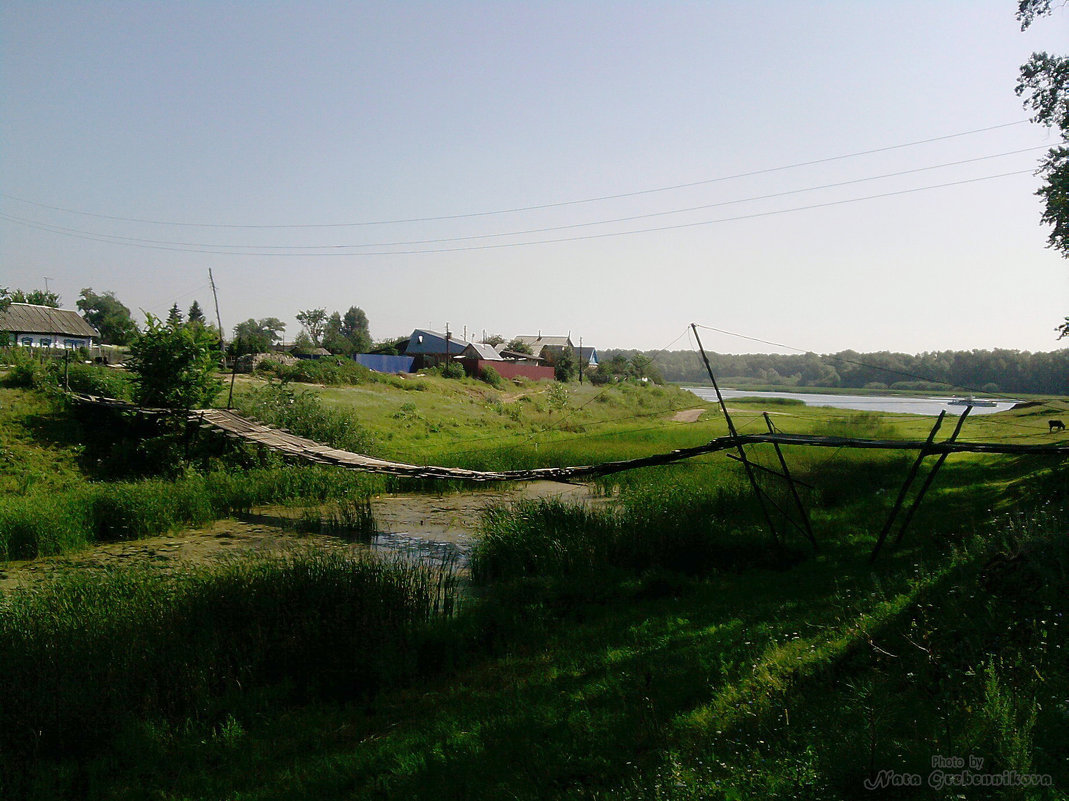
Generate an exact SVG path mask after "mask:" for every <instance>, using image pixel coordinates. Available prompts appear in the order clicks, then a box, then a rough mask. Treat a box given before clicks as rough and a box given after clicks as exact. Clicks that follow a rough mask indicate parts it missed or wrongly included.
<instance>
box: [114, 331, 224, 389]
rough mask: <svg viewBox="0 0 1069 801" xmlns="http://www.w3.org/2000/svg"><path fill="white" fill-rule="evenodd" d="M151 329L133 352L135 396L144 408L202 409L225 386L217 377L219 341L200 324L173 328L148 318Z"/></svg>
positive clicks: (135, 345)
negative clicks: (216, 366)
mask: <svg viewBox="0 0 1069 801" xmlns="http://www.w3.org/2000/svg"><path fill="white" fill-rule="evenodd" d="M146 325H147V328H146V329H145V332H144V333H143V334H141V336H139V337H138V338H137V339H136V340H135V341H134V344H133V346H132V347H131V349H130V355H131V367H132V369H133V371H134V373H135V375H136V377H135V379H134V381H135V382H136V384H137V391H136V393H135V395H136V399H137V402H138V403H140V404H141V405H142V406H153V407H159V408H164V409H200V408H204V407H207V406H210V405H211V402H212V401H213V400H214V399H215V396H216V395H218V394H219V392H220V391H221V390H222V388H223V385H222V383H221V382H220V381H219V379H218V378H216V376H215V365H216V360H217V358H218V347H219V340H218V339H217V338H216V334H215V333H214V332H213V330H212V329H209V328H205V327H204V326H200V325H177V324H176V325H170V324H167V323H163V322H161V321H160V320H158V319H156V318H155V317H153V316H152V315H151V314H150V315H148V319H147V323H146Z"/></svg>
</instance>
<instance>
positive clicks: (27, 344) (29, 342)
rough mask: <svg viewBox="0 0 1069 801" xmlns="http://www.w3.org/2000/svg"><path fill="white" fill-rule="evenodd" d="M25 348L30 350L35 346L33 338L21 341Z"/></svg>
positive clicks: (24, 338) (25, 338)
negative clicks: (31, 346)
mask: <svg viewBox="0 0 1069 801" xmlns="http://www.w3.org/2000/svg"><path fill="white" fill-rule="evenodd" d="M19 342H20V343H21V344H22V346H23V347H25V348H28V347H30V345H32V344H33V337H23V338H22V339H20V340H19Z"/></svg>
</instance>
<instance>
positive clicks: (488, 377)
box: [479, 365, 505, 389]
mask: <svg viewBox="0 0 1069 801" xmlns="http://www.w3.org/2000/svg"><path fill="white" fill-rule="evenodd" d="M479 378H481V379H482V380H483V381H485V382H486V383H487V384H489V385H490V386H492V387H494V388H496V389H501V387H503V386H504V385H505V379H503V378H502V377H501V373H499V372H498V371H497V370H495V369H494V368H493V367H490V366H489V365H487V366H486V367H484V368H483V369H482V371H481V372H480V373H479Z"/></svg>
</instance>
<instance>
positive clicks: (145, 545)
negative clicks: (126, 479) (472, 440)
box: [0, 481, 606, 592]
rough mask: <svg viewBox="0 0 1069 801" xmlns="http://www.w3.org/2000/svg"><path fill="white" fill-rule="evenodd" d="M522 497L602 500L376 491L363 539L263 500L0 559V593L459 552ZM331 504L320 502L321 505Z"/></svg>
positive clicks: (558, 492) (567, 488)
mask: <svg viewBox="0 0 1069 801" xmlns="http://www.w3.org/2000/svg"><path fill="white" fill-rule="evenodd" d="M522 498H563V499H565V500H572V501H584V502H586V501H589V502H592V503H598V502H604V501H605V500H606V499H604V498H596V497H594V496H592V495H591V494H590V491H589V489H588V487H586V486H585V485H576V484H560V483H556V482H551V481H535V482H531V483H529V484H522V485H512V486H509V487H508V488H507V489H502V490H494V491H486V492H465V493H456V494H449V495H382V496H379V497H377V498H373V499H372V501H371V508H372V512H373V514H374V516H375V523H376V528H377V529H378V532H379V533H378V534H376V535H375V537H374V538H373V539H372V541H371V542H370V543H368V542H351V541H349V540H346V539H343V538H341V537H337V536H333V535H330V534H318V533H306V532H302V531H300V530H299V529H298V525H297V523H298V521H299V520H300V518H301V513H302V511H303V510H302V508H301V507H293V506H267V507H262V508H258V509H256V510H254V511H253V512H252V513H250V514H247V515H242V516H241V517H239V518H230V519H226V520H217V521H215V522H214V523H210V524H208V525H207V526H204V527H203V528H197V529H188V530H186V531H181V532H177V533H174V534H165V535H160V536H157V537H145V538H143V539H139V540H131V541H127V542H108V543H102V544H100V545H94V546H91V547H89V548H86V549H84V550H81V551H77V552H73V553H69V554H64V555H61V556H51V557H42V558H40V559H30V560H25V561H13V562H7V563H3V562H0V592H7V591H10V590H12V589H14V588H15V587H17V586H18V585H23V584H28V583H33V582H34V581H36V580H39V579H41V578H47V577H48V576H49V575H51V574H53V573H55V572H57V571H60V570H64V569H69V568H71V567H78V568H86V569H106V568H113V567H117V566H120V565H139V566H151V567H154V568H158V569H160V570H181V569H183V568H184V567H188V566H189V565H191V564H212V563H216V562H220V561H224V560H227V559H232V558H234V557H237V556H247V555H251V554H264V555H268V554H283V553H286V552H287V551H292V550H299V549H305V548H309V547H313V548H323V549H331V550H334V549H345V550H362V551H366V550H369V549H371V550H382V551H394V552H396V551H405V552H420V553H422V552H428V553H432V554H433V553H441V552H442V551H443V549H444V550H453V551H456V552H460V553H464V552H466V550H467V548H468V546H469V543H470V541H471V536H472V534H473V533H474V531H475V530H476V528H477V527H478V523H479V517H480V515H481V514H482V512H483V510H484V509H486V508H487V507H488V506H490V505H492V504H495V503H505V502H508V501H515V500H519V499H522ZM331 507H332V505H331V504H329V503H328V504H326V505H324V507H323V509H324V511H327V512H329V510H330V509H331Z"/></svg>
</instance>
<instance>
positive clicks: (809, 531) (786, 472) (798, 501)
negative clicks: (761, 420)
mask: <svg viewBox="0 0 1069 801" xmlns="http://www.w3.org/2000/svg"><path fill="white" fill-rule="evenodd" d="M763 414H764V417H765V425H766V426H768V433H769V434H775V433H776V427H775V426H774V425H772V418H771V417H769V416H768V412H763ZM772 447H773V448H775V449H776V456H777V457H778V458H779V466H780V467H781V468H782V469H783V477H784V478H786V479H787V486H789V487H790V488H791V495H793V496H794V503H795V505H796V506H797V507H798V512H799V514H801V516H802V524H803V525H804V526H805V535H806V536H807V537H808V538H809V542H810V544H812V546H813V547H814V548H816V547H817V538H816V537H814V536H813V527H812V526H811V525H810V524H809V515H808V514H807V513H806V510H805V505H804V504H803V503H802V497H801V496H800V495H799V494H798V488H797V487H795V486H794V479H793V478H791V471H790V469H789V468H788V467H787V460H786V459H784V458H783V451H782V450H780V447H779V443H778V442H773V443H772Z"/></svg>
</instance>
